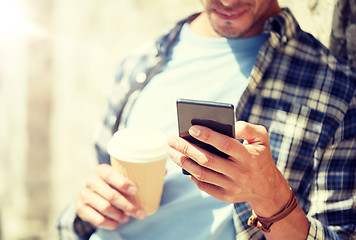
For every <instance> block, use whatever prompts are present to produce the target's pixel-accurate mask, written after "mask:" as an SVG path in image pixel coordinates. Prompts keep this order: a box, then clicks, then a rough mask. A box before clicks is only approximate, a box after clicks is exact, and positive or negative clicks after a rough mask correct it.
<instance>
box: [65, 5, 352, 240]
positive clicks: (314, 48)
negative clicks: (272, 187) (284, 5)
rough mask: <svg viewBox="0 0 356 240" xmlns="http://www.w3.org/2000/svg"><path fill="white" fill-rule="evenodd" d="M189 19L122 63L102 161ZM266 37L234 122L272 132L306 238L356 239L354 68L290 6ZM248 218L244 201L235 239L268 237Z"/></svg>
mask: <svg viewBox="0 0 356 240" xmlns="http://www.w3.org/2000/svg"><path fill="white" fill-rule="evenodd" d="M194 17H195V16H192V17H190V18H194ZM190 18H188V19H185V20H183V21H181V22H179V23H178V24H177V25H176V26H175V28H174V29H173V30H172V31H170V32H169V33H168V34H166V35H163V37H161V38H159V39H158V40H157V41H156V42H155V44H154V45H152V44H151V45H149V46H145V47H143V48H142V49H139V50H138V51H137V52H135V53H133V55H131V56H130V57H129V58H127V59H126V60H125V61H124V62H123V63H122V64H121V65H120V67H119V71H118V75H117V78H116V81H115V84H114V85H113V88H112V90H113V91H112V95H111V97H110V99H109V100H110V101H109V105H108V109H107V114H106V116H105V120H104V124H103V128H102V130H101V131H100V132H99V135H98V141H97V142H96V149H97V152H98V158H99V162H100V163H109V157H108V155H107V153H106V150H105V149H106V144H107V141H108V139H109V138H110V137H111V135H112V133H113V132H115V131H116V130H117V129H118V128H120V127H125V122H126V118H127V116H128V114H129V111H130V109H131V106H132V104H133V102H134V101H135V99H136V98H137V97H138V96H139V93H140V91H141V89H142V88H143V87H144V86H145V84H146V83H147V82H148V81H149V80H150V79H151V78H152V77H153V76H154V75H156V74H157V73H159V72H160V71H161V70H162V67H163V66H164V65H165V63H166V55H167V52H168V51H169V49H170V47H171V46H172V44H173V43H174V41H175V39H176V37H177V35H178V33H179V31H180V29H181V26H182V25H183V24H184V23H185V22H186V21H190ZM263 32H264V33H269V34H270V38H269V39H268V40H267V42H266V43H265V44H264V45H263V46H262V48H261V49H260V51H259V54H258V57H257V61H256V64H255V66H254V67H253V70H252V72H251V76H250V78H249V84H248V87H247V89H246V90H245V92H244V93H243V95H242V97H241V99H240V102H239V104H238V106H237V108H236V111H237V112H236V117H237V119H239V120H243V121H247V122H250V123H254V124H260V125H263V126H265V127H266V128H267V130H268V132H269V137H270V145H271V151H272V156H273V158H274V161H275V163H276V165H277V167H278V169H279V170H280V171H281V172H282V174H283V175H284V177H285V178H286V180H287V181H288V183H289V185H290V186H291V187H292V189H293V191H294V193H295V195H296V197H297V198H298V203H299V205H300V206H301V208H302V209H303V210H304V211H305V213H306V215H307V218H308V220H309V234H308V237H307V239H308V240H311V239H318V240H321V239H356V229H355V228H356V177H355V174H356V95H355V85H356V73H355V70H354V69H352V68H350V67H349V66H348V65H347V64H346V63H345V62H344V61H343V60H341V59H338V58H336V57H335V56H334V55H332V54H331V53H330V51H329V50H328V49H326V48H325V47H324V46H323V45H322V44H321V43H320V42H319V41H318V40H316V39H315V38H314V37H312V36H311V35H310V34H308V33H305V32H303V31H302V30H301V29H300V27H299V25H298V23H297V22H296V20H295V19H294V17H293V15H292V14H291V12H290V11H289V10H288V9H283V11H282V12H281V13H280V14H279V15H277V16H275V17H273V18H270V19H268V20H267V22H266V23H265V25H264V28H263ZM66 215H67V217H65V216H66ZM250 215H251V208H250V207H249V205H248V204H247V203H236V204H235V211H234V223H235V229H236V239H264V235H263V233H262V232H261V231H260V230H259V229H256V228H251V227H250V226H248V225H247V220H248V218H249V217H250ZM73 216H75V214H73V212H72V213H68V212H67V213H65V214H63V216H62V217H61V219H60V220H59V222H58V223H59V224H58V228H59V231H60V233H61V234H60V235H61V236H62V237H61V238H60V239H78V238H77V236H74V235H73V234H72V235H71V234H70V233H69V231H70V227H72V225H73V224H72V225H70V224H68V223H69V222H70V219H66V218H73ZM72 222H73V220H72ZM62 223H67V226H69V227H67V228H66V227H64V226H65V224H62ZM72 228H73V227H72ZM66 229H68V231H66ZM65 235H66V236H70V235H71V236H72V237H64V236H65ZM80 239H85V238H80Z"/></svg>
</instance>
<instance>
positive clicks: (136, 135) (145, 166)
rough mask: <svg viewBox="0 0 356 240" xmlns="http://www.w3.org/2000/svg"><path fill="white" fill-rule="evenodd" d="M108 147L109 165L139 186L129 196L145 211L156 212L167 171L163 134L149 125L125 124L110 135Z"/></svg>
mask: <svg viewBox="0 0 356 240" xmlns="http://www.w3.org/2000/svg"><path fill="white" fill-rule="evenodd" d="M107 150H108V153H109V155H110V160H111V165H112V167H113V168H114V169H116V170H117V171H118V172H119V173H120V174H122V175H123V176H125V177H127V178H129V179H130V180H131V181H133V182H134V183H135V184H136V186H137V188H138V192H137V194H136V195H135V196H132V198H131V200H133V201H135V202H136V203H137V204H139V205H140V206H142V207H143V208H144V209H145V211H146V214H147V215H151V214H153V213H154V212H156V211H157V209H158V208H159V204H160V201H161V196H162V191H163V184H164V176H165V172H166V170H165V165H166V159H167V150H168V146H167V139H166V136H165V135H164V134H162V133H161V132H159V131H156V130H153V129H148V128H125V129H121V130H119V131H117V132H116V133H115V134H114V135H113V136H112V138H111V139H110V141H109V143H108V148H107Z"/></svg>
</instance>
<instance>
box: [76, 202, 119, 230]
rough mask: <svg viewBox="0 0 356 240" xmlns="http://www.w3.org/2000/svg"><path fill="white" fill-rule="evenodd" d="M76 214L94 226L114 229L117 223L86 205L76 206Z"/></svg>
mask: <svg viewBox="0 0 356 240" xmlns="http://www.w3.org/2000/svg"><path fill="white" fill-rule="evenodd" d="M77 214H78V216H79V217H80V218H81V219H82V220H84V221H87V222H89V223H91V224H92V225H94V226H95V227H100V228H105V229H109V230H114V229H115V228H117V226H118V225H119V222H118V221H115V220H113V219H111V218H108V217H105V216H104V215H102V214H100V213H99V212H97V211H95V210H94V209H93V208H91V207H89V206H87V205H83V206H81V207H78V208H77Z"/></svg>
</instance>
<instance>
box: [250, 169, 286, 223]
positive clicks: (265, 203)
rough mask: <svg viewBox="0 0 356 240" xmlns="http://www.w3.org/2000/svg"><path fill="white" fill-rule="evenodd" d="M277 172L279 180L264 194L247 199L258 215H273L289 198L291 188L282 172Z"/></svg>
mask: <svg viewBox="0 0 356 240" xmlns="http://www.w3.org/2000/svg"><path fill="white" fill-rule="evenodd" d="M278 173H279V175H280V178H279V179H280V180H279V181H277V182H276V183H275V184H274V185H273V187H272V188H271V189H270V190H268V191H267V192H266V195H264V196H263V197H260V198H256V199H254V200H252V201H249V204H250V207H251V208H252V209H253V210H254V212H255V213H256V215H258V216H261V217H271V216H273V215H275V214H276V213H278V212H279V211H280V210H281V209H282V208H283V207H284V206H285V204H286V203H287V202H288V199H289V198H290V192H291V189H290V187H289V185H288V183H287V181H286V180H285V179H284V177H283V176H282V174H281V173H280V172H279V171H278Z"/></svg>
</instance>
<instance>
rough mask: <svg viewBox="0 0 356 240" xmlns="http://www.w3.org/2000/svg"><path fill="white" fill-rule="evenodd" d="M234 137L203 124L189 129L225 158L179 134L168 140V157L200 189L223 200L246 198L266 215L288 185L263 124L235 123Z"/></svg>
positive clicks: (279, 202) (276, 207) (276, 208)
mask: <svg viewBox="0 0 356 240" xmlns="http://www.w3.org/2000/svg"><path fill="white" fill-rule="evenodd" d="M235 132H236V138H237V139H243V140H244V143H243V144H242V143H240V142H239V141H237V140H236V139H233V138H230V137H227V136H225V135H222V134H219V133H217V132H214V131H212V130H210V129H208V128H206V127H202V126H193V127H192V128H191V129H190V130H189V133H190V134H191V135H192V136H193V137H195V138H197V139H198V140H200V141H202V142H205V143H207V144H210V145H212V146H214V147H216V148H217V149H219V150H220V151H222V152H224V153H226V154H228V155H229V156H230V157H229V158H228V159H224V158H221V157H219V156H216V155H214V154H211V153H210V152H207V151H205V150H203V149H201V148H199V147H197V146H195V145H193V144H190V143H189V142H187V141H185V140H184V139H182V138H179V137H172V138H171V139H170V140H169V145H170V147H171V149H170V151H169V155H170V157H171V158H172V159H173V160H174V161H175V162H176V163H177V164H178V165H179V166H180V167H182V168H184V169H186V170H187V171H188V172H190V173H191V174H192V176H191V180H192V181H193V182H195V183H196V185H197V186H198V188H199V189H201V190H202V191H205V192H207V193H208V194H210V195H211V196H213V197H215V198H217V199H219V200H221V201H225V202H231V203H235V202H248V203H249V204H250V206H251V207H252V209H254V211H255V212H256V214H258V215H260V216H266V217H269V216H271V215H273V214H275V213H276V212H278V211H279V210H280V209H281V208H282V207H283V206H284V205H285V204H286V202H287V201H288V198H289V194H290V190H289V186H288V184H287V182H286V180H285V179H284V177H283V176H282V174H281V173H280V172H279V170H278V169H277V167H276V165H275V163H274V161H273V158H272V154H271V150H270V146H269V138H268V133H267V131H266V129H265V128H264V127H263V126H257V125H252V124H248V123H246V122H237V123H236V129H235Z"/></svg>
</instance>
